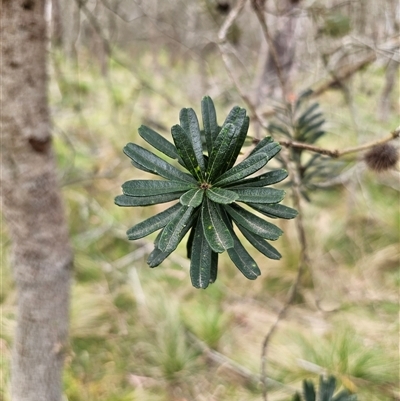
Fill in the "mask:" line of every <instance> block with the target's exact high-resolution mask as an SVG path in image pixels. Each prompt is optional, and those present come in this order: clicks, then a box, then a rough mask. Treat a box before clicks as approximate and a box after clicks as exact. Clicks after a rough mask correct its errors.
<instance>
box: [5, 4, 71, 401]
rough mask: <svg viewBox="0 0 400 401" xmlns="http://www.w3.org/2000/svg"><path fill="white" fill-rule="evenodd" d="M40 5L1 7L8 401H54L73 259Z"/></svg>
mask: <svg viewBox="0 0 400 401" xmlns="http://www.w3.org/2000/svg"><path fill="white" fill-rule="evenodd" d="M44 6H45V0H3V1H2V7H1V17H0V35H1V41H0V48H1V64H0V69H1V88H0V89H1V92H0V93H1V104H0V113H1V114H0V122H1V140H2V144H1V164H0V171H1V176H0V188H1V202H2V209H3V213H4V216H5V218H6V221H7V223H8V229H9V235H10V238H11V241H12V248H11V264H12V269H13V274H14V278H15V282H16V286H17V290H18V310H17V316H18V317H17V329H16V333H15V337H14V346H13V356H12V362H11V395H12V400H13V401H60V400H61V397H62V386H61V374H62V365H63V360H64V350H65V348H66V341H67V333H68V302H69V285H70V277H71V266H72V252H71V248H70V246H69V242H68V231H67V225H66V222H65V220H64V210H63V204H62V200H61V196H60V189H59V187H58V182H57V175H56V166H55V160H54V155H53V151H52V147H51V134H50V119H49V110H48V105H47V94H46V92H47V75H46V53H47V49H46V46H47V36H46V22H45V18H44Z"/></svg>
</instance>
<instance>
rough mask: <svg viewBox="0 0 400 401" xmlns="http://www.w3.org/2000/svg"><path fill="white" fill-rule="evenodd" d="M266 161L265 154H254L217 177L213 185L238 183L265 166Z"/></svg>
mask: <svg viewBox="0 0 400 401" xmlns="http://www.w3.org/2000/svg"><path fill="white" fill-rule="evenodd" d="M267 161H268V158H267V155H266V154H265V153H256V154H255V155H252V156H250V157H248V158H246V159H244V160H243V161H242V162H241V163H239V164H237V165H236V166H235V167H232V168H231V169H230V170H228V171H227V172H225V173H224V174H222V175H221V176H219V177H218V179H216V182H215V183H214V185H215V186H218V187H220V186H226V185H228V184H232V183H234V182H236V181H240V180H242V179H243V178H245V177H247V176H249V175H250V174H253V173H255V172H256V171H258V170H260V168H262V167H264V166H265V165H266V164H267Z"/></svg>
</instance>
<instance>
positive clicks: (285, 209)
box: [247, 203, 298, 219]
mask: <svg viewBox="0 0 400 401" xmlns="http://www.w3.org/2000/svg"><path fill="white" fill-rule="evenodd" d="M247 205H249V206H250V207H252V208H253V209H255V210H257V211H258V212H260V213H262V214H264V215H265V216H268V217H271V218H273V219H276V218H281V219H293V218H295V217H296V216H297V215H298V212H297V210H296V209H292V208H291V207H289V206H285V205H280V204H279V203H276V204H271V205H268V204H262V203H247Z"/></svg>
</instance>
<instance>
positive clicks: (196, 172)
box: [171, 125, 204, 181]
mask: <svg viewBox="0 0 400 401" xmlns="http://www.w3.org/2000/svg"><path fill="white" fill-rule="evenodd" d="M171 134H172V138H173V139H174V142H175V145H176V148H177V149H178V153H179V156H180V157H181V158H182V161H183V163H184V165H185V167H186V168H187V169H188V170H189V171H190V172H191V173H192V175H193V176H194V177H196V179H197V180H198V181H202V180H203V171H204V170H202V169H201V167H200V165H199V163H198V160H197V158H196V154H195V152H194V149H193V145H192V141H191V140H190V138H189V137H188V135H187V134H186V132H185V131H184V130H183V128H182V127H181V126H180V125H174V126H173V127H172V128H171ZM203 164H204V159H203Z"/></svg>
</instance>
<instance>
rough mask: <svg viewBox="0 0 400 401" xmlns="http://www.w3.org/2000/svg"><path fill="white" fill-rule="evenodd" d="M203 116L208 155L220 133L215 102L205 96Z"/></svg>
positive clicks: (202, 108) (202, 105)
mask: <svg viewBox="0 0 400 401" xmlns="http://www.w3.org/2000/svg"><path fill="white" fill-rule="evenodd" d="M201 114H202V117H203V127H204V135H205V138H206V144H207V150H208V154H209V155H210V154H211V150H212V148H213V144H214V142H215V139H216V138H217V136H218V133H219V127H218V123H217V114H216V112H215V106H214V102H213V101H212V99H211V98H210V96H204V97H203V99H202V101H201Z"/></svg>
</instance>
